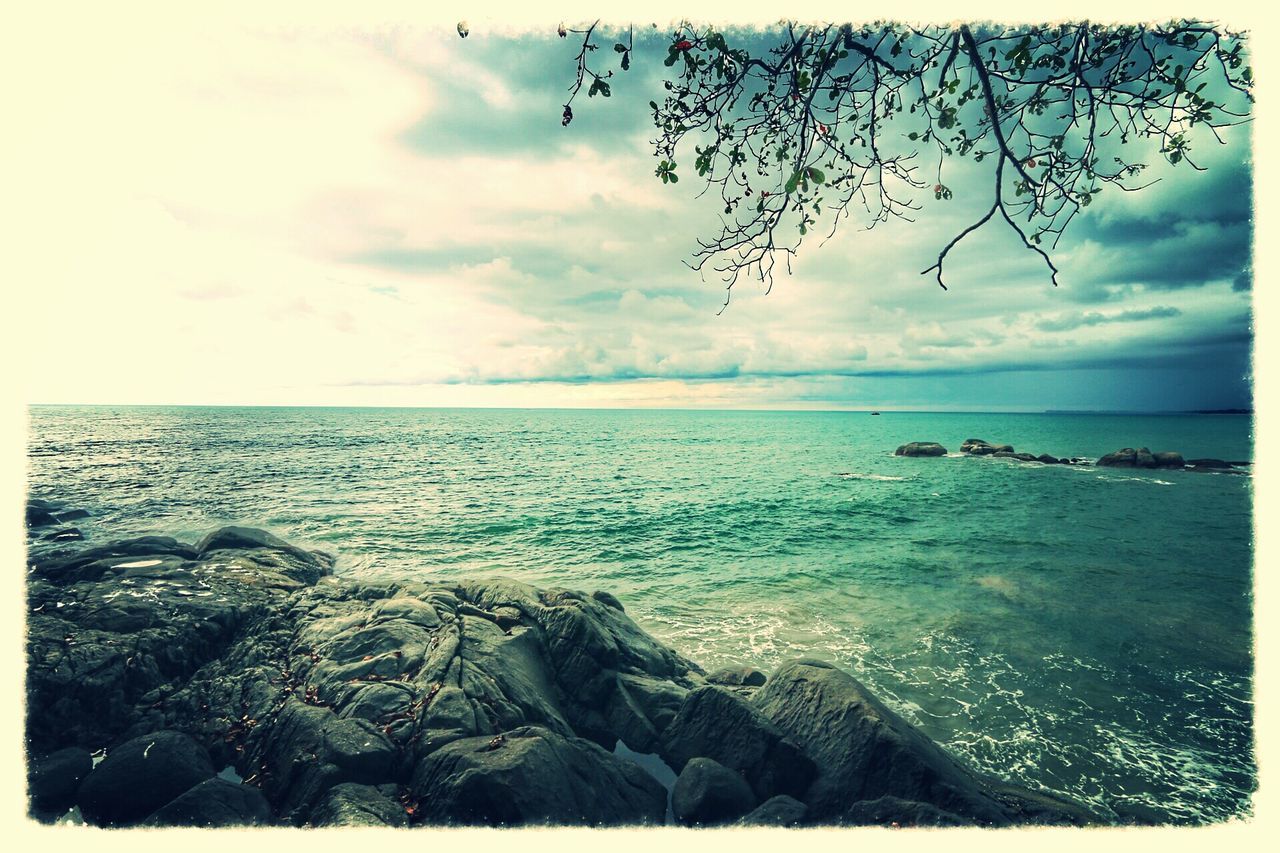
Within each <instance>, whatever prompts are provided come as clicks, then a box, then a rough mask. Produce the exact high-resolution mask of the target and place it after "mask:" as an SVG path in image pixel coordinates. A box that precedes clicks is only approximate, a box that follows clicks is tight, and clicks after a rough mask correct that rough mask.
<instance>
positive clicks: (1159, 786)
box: [27, 406, 1257, 824]
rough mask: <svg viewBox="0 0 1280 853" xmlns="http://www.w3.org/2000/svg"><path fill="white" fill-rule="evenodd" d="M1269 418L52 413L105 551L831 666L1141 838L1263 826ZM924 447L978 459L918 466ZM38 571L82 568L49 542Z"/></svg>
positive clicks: (90, 527)
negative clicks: (354, 581)
mask: <svg viewBox="0 0 1280 853" xmlns="http://www.w3.org/2000/svg"><path fill="white" fill-rule="evenodd" d="M1252 428H1253V425H1252V419H1251V418H1250V417H1248V416H1239V415H1104V414H985V413H951V414H936V413H918V412H911V413H904V412H891V411H885V412H883V413H881V414H880V415H878V416H877V415H871V414H870V413H868V412H742V411H670V410H625V411H620V410H541V409H535V410H496V409H404V408H398V409H366V408H346V409H344V408H195V407H76V406H35V407H31V408H30V410H29V441H28V448H27V456H28V478H29V480H28V490H29V494H30V496H32V497H38V498H48V499H55V500H58V501H63V502H65V503H67V504H69V505H71V506H74V507H83V508H85V509H87V510H89V511H90V512H91V513H92V516H91V517H90V518H87V519H83V520H80V521H77V522H75V524H76V525H77V526H78V527H79V528H80V529H81V530H82V531H83V532H84V533H85V535H86V538H87V542H86V544H87V545H92V544H95V543H98V544H103V543H105V542H108V541H111V540H113V539H119V538H123V537H128V536H138V535H147V534H156V535H168V536H175V537H178V538H179V539H183V540H186V541H194V540H196V539H197V538H198V537H200V536H201V535H203V534H204V533H206V532H208V531H210V530H212V529H214V528H216V527H219V526H221V525H227V524H239V525H249V526H254V527H262V528H266V529H268V530H270V531H272V532H274V533H276V534H278V535H279V536H282V537H284V538H285V539H288V540H290V541H293V542H296V543H298V544H301V545H304V546H307V547H312V548H319V549H323V550H325V551H328V552H330V553H332V554H334V555H336V557H337V568H336V571H337V573H338V574H340V575H346V576H352V577H360V578H368V579H380V580H381V579H413V580H436V579H439V580H442V581H444V580H450V579H455V578H462V577H472V578H478V577H490V576H504V577H511V578H516V579H519V580H521V581H525V582H528V583H530V584H534V585H537V586H542V587H566V588H571V589H577V590H582V591H587V592H589V591H592V590H597V589H602V590H608V591H610V592H612V593H613V594H615V595H616V596H618V598H619V599H620V600H621V601H622V603H623V604H624V605H625V607H626V611H627V613H628V614H629V615H630V616H631V618H633V619H634V620H635V621H636V622H637V623H639V624H640V625H641V626H642V627H643V628H645V629H646V630H647V631H649V632H650V633H652V634H653V635H654V636H656V637H658V638H659V639H661V640H663V641H664V642H665V643H667V644H668V645H670V646H671V647H673V648H675V649H676V650H678V651H680V652H681V653H683V654H685V655H686V656H688V657H690V658H692V659H694V660H696V661H698V662H699V663H700V664H701V665H702V666H703V667H704V668H706V669H707V670H708V671H710V670H712V669H715V668H718V667H721V666H726V665H740V664H746V665H751V666H755V667H759V668H761V669H764V670H766V671H769V670H772V669H773V668H775V667H777V666H778V665H779V664H780V663H782V662H783V661H786V660H789V659H793V658H798V657H811V658H820V659H824V660H828V661H831V662H833V663H835V664H837V665H839V666H841V667H843V668H845V669H847V670H848V671H849V672H851V673H852V674H853V675H854V676H855V677H856V678H858V679H859V680H861V681H862V682H863V683H865V684H866V685H867V686H868V687H869V688H871V689H872V690H873V691H874V692H875V693H876V694H877V695H879V696H880V697H881V698H882V699H883V700H884V701H885V702H886V704H888V705H889V706H890V707H891V708H893V709H894V710H895V711H897V712H898V713H899V714H901V715H902V716H903V717H905V718H906V719H908V720H909V721H911V722H912V723H914V724H915V725H917V726H919V727H920V728H921V729H922V730H923V731H924V732H925V733H927V734H928V735H929V736H930V737H932V738H934V739H935V740H937V741H938V742H940V743H941V744H942V745H943V746H944V747H945V748H947V749H948V750H950V751H951V752H952V753H954V754H955V755H957V756H958V757H959V758H960V759H961V760H963V761H964V762H965V763H967V764H968V765H969V766H971V767H974V768H976V769H978V770H980V771H983V772H987V773H991V774H994V775H996V776H999V777H1002V778H1004V779H1007V780H1010V781H1014V782H1017V783H1020V784H1023V785H1027V786H1030V787H1032V788H1035V789H1040V790H1046V791H1053V792H1058V793H1062V794H1066V795H1069V796H1071V797H1075V798H1077V799H1079V800H1082V801H1084V802H1086V803H1088V804H1090V805H1091V806H1092V807H1094V808H1095V809H1097V810H1098V811H1099V812H1100V813H1102V814H1103V815H1106V816H1108V817H1111V818H1114V819H1124V818H1134V817H1136V818H1140V819H1142V820H1158V821H1161V822H1173V823H1192V824H1203V823H1214V822H1220V821H1224V820H1228V819H1230V818H1235V817H1245V816H1248V815H1249V814H1251V809H1252V806H1251V798H1252V793H1253V791H1254V790H1255V788H1256V779H1257V775H1256V762H1255V757H1254V733H1253V718H1254V714H1253V708H1254V698H1253V697H1254V688H1253V655H1252V648H1253V636H1252V625H1253V592H1252V573H1253V547H1252V541H1253V522H1252V508H1253V484H1252V478H1251V476H1250V475H1249V474H1227V473H1221V474H1216V473H1193V472H1189V471H1173V470H1161V471H1134V470H1122V469H1111V468H1096V467H1093V466H1084V465H1081V466H1073V465H1039V464H1025V463H1020V462H1017V461H1014V460H1009V459H991V458H978V457H974V458H970V457H965V456H962V455H960V454H959V452H958V451H959V447H960V444H961V442H962V441H963V440H964V439H966V438H970V437H974V438H982V439H985V440H987V441H989V442H992V443H997V444H1003V443H1007V444H1012V445H1014V446H1015V447H1016V448H1017V450H1019V451H1029V452H1032V453H1036V454H1040V453H1049V454H1052V455H1054V456H1059V457H1061V456H1075V457H1081V458H1086V459H1096V458H1098V457H1100V456H1102V455H1103V454H1105V453H1108V452H1110V451H1113V450H1115V449H1117V448H1121V447H1143V446H1145V447H1149V448H1150V449H1151V450H1153V451H1162V450H1175V451H1178V452H1181V453H1182V454H1183V455H1184V456H1185V457H1187V458H1195V457H1217V458H1220V459H1226V460H1242V461H1243V460H1250V459H1252V447H1253V434H1252ZM908 441H937V442H940V443H941V444H942V445H944V446H945V447H946V448H948V450H949V451H950V452H949V453H948V454H947V455H946V456H943V457H936V458H907V457H898V456H895V455H894V449H895V448H896V447H897V446H899V445H901V444H903V443H906V442H908ZM31 547H32V550H33V552H39V551H41V550H43V549H44V548H48V547H51V546H50V545H48V544H44V543H40V542H39V541H33V544H32V546H31Z"/></svg>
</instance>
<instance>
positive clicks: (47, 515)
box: [27, 503, 58, 527]
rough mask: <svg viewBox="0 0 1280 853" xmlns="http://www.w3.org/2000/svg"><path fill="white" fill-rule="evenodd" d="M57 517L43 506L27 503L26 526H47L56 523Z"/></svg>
mask: <svg viewBox="0 0 1280 853" xmlns="http://www.w3.org/2000/svg"><path fill="white" fill-rule="evenodd" d="M57 523H58V517H57V516H56V515H54V514H53V513H52V512H50V511H49V510H48V509H46V508H45V507H43V506H39V505H36V504H32V503H28V504H27V527H48V526H49V525H50V524H57Z"/></svg>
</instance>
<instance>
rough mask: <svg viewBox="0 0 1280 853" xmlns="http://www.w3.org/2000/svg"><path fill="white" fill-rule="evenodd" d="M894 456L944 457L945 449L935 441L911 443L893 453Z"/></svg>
mask: <svg viewBox="0 0 1280 853" xmlns="http://www.w3.org/2000/svg"><path fill="white" fill-rule="evenodd" d="M893 455H894V456H946V455H947V449H946V448H945V447H943V446H942V445H941V444H938V443H937V442H936V441H912V442H908V443H907V444H904V445H902V446H901V447H899V448H898V449H897V450H895V451H894V452H893Z"/></svg>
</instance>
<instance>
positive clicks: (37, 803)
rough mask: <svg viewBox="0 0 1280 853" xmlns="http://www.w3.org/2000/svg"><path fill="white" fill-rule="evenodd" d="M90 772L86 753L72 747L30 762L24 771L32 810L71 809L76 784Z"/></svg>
mask: <svg viewBox="0 0 1280 853" xmlns="http://www.w3.org/2000/svg"><path fill="white" fill-rule="evenodd" d="M92 769H93V758H92V757H90V755H89V750H87V749H80V748H79V747H74V746H69V747H67V748H65V749H60V750H58V751H57V752H52V753H50V754H49V755H46V756H44V757H42V758H36V759H33V760H32V761H31V762H30V765H29V767H28V770H27V785H28V792H29V793H30V795H31V807H32V809H33V810H36V811H41V812H59V813H60V812H65V811H66V810H67V809H69V808H71V806H73V805H74V804H75V801H76V790H77V789H78V788H79V787H80V782H81V781H82V780H83V779H84V778H85V777H86V776H88V775H89V771H90V770H92Z"/></svg>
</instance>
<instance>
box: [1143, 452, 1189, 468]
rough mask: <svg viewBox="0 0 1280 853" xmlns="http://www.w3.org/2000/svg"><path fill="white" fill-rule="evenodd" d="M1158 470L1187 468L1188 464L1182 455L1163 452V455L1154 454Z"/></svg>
mask: <svg viewBox="0 0 1280 853" xmlns="http://www.w3.org/2000/svg"><path fill="white" fill-rule="evenodd" d="M1151 456H1152V457H1153V458H1154V460H1155V463H1156V467H1157V468H1185V467H1186V465H1187V463H1186V460H1184V459H1183V458H1182V454H1181V453H1175V452H1174V451H1172V450H1167V451H1163V452H1161V453H1153V454H1151Z"/></svg>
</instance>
